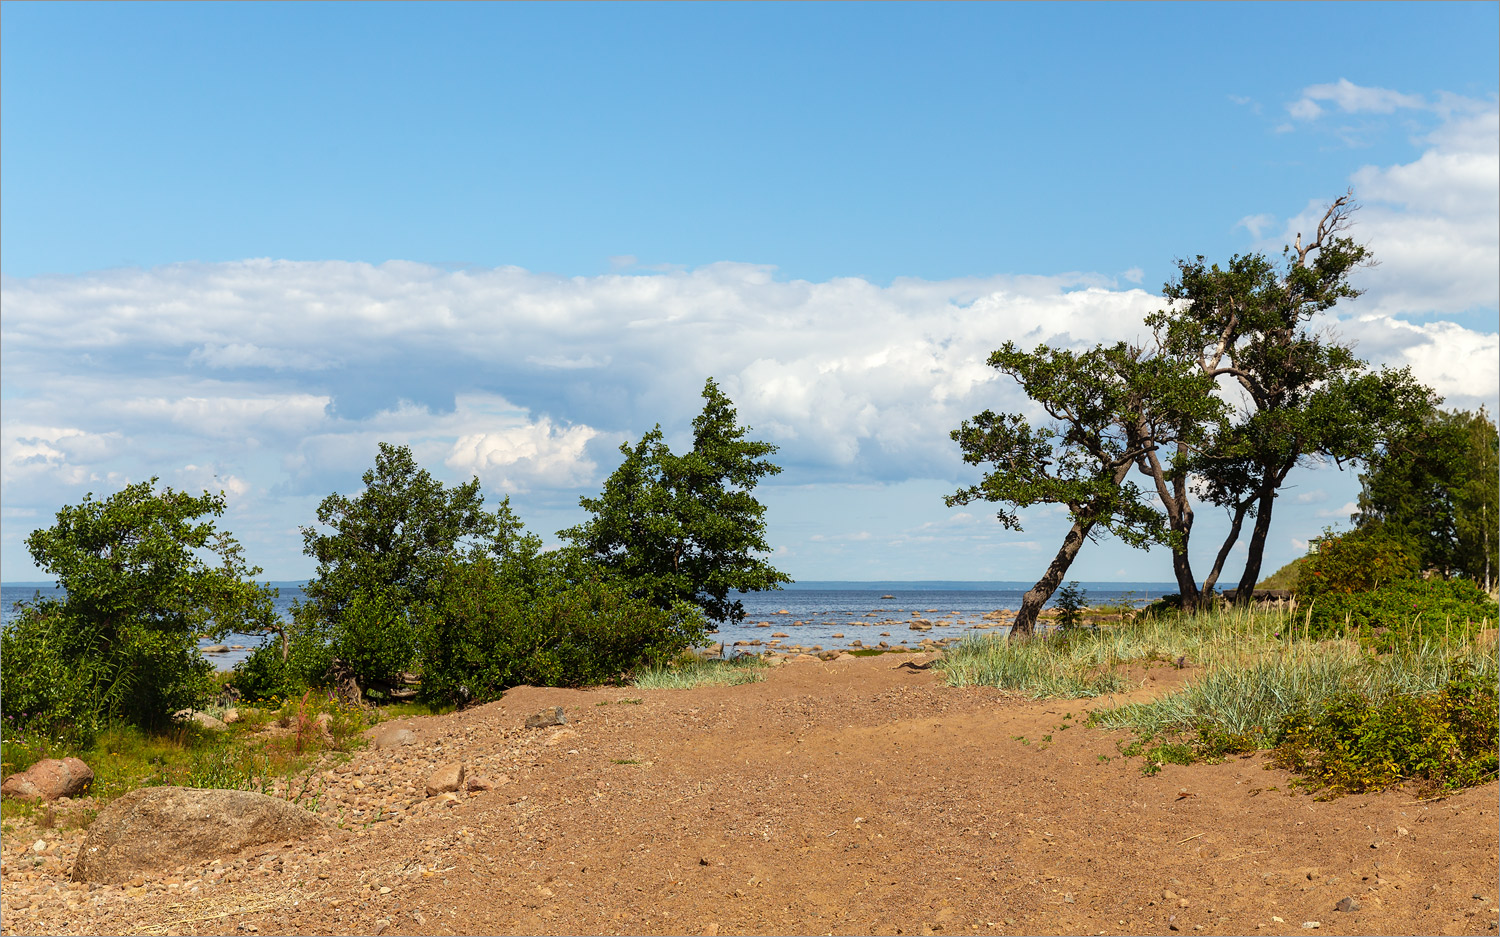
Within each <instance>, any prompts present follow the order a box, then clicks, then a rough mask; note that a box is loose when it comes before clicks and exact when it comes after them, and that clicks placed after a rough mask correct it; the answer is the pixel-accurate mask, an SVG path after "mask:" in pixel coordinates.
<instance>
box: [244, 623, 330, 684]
mask: <svg viewBox="0 0 1500 937" xmlns="http://www.w3.org/2000/svg"><path fill="white" fill-rule="evenodd" d="M286 638H287V643H286V645H285V646H283V645H282V644H279V643H268V644H262V645H261V646H260V647H258V648H256V649H255V650H253V651H251V652H250V655H249V656H248V657H246V658H245V659H244V660H242V661H240V662H239V663H238V664H235V666H234V672H233V675H232V677H231V679H230V683H231V685H232V686H233V687H234V688H235V689H236V690H237V691H239V694H240V696H241V698H242V699H246V700H272V699H289V698H291V697H294V696H300V695H302V693H303V692H305V691H306V690H307V689H308V688H310V687H313V686H317V685H318V684H320V683H321V682H322V680H323V678H324V677H325V676H326V675H327V674H328V671H329V669H330V667H331V666H332V664H333V649H332V648H331V647H330V646H329V645H328V644H327V643H325V642H324V641H322V640H320V638H319V636H318V635H316V634H311V633H309V632H307V631H306V630H304V629H301V628H298V627H297V624H296V622H292V623H291V624H290V625H289V626H288V630H287V632H286Z"/></svg>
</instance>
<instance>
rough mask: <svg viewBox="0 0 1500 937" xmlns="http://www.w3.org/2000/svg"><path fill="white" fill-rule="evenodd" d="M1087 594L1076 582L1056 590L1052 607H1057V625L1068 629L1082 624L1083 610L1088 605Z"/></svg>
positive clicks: (1065, 629)
mask: <svg viewBox="0 0 1500 937" xmlns="http://www.w3.org/2000/svg"><path fill="white" fill-rule="evenodd" d="M1088 599H1089V594H1088V593H1087V592H1085V591H1083V590H1082V589H1080V588H1079V587H1078V583H1077V582H1070V583H1068V584H1067V585H1065V586H1063V587H1062V588H1061V589H1059V590H1057V601H1056V602H1054V603H1053V607H1055V608H1056V609H1057V626H1058V627H1059V628H1061V629H1062V630H1064V631H1070V630H1072V629H1074V628H1077V627H1078V626H1079V625H1081V624H1083V610H1084V609H1085V608H1087V607H1088Z"/></svg>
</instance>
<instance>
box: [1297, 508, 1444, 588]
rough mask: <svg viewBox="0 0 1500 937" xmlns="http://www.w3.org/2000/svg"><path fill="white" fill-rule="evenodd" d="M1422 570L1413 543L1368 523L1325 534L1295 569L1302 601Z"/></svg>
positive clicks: (1379, 525)
mask: <svg viewBox="0 0 1500 937" xmlns="http://www.w3.org/2000/svg"><path fill="white" fill-rule="evenodd" d="M1419 573H1421V566H1420V564H1419V563H1418V561H1417V552H1416V549H1415V548H1414V547H1413V545H1412V543H1411V542H1410V541H1409V540H1407V539H1405V538H1402V537H1399V536H1396V535H1394V534H1392V533H1390V532H1388V531H1387V530H1386V529H1385V527H1384V525H1382V524H1378V523H1375V524H1369V525H1367V526H1365V527H1361V528H1360V529H1358V530H1356V531H1352V532H1351V533H1347V534H1343V535H1342V536H1338V537H1334V536H1326V537H1325V538H1324V539H1323V541H1322V542H1321V544H1320V545H1319V548H1318V552H1317V553H1312V554H1309V555H1307V556H1306V557H1303V559H1302V563H1301V565H1300V566H1299V567H1298V573H1297V596H1298V598H1299V599H1301V600H1302V601H1307V600H1309V599H1313V598H1316V597H1318V596H1320V595H1328V594H1333V595H1351V594H1353V593H1356V592H1369V591H1371V590H1374V589H1378V588H1380V587H1381V586H1382V585H1384V584H1386V583H1389V582H1392V581H1395V580H1398V579H1410V578H1413V577H1415V576H1417V575H1418V574H1419Z"/></svg>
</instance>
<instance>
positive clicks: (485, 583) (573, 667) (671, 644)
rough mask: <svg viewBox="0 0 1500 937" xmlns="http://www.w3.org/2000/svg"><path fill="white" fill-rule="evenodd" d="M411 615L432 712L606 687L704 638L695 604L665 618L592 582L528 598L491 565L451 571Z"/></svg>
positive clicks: (453, 566) (460, 565)
mask: <svg viewBox="0 0 1500 937" xmlns="http://www.w3.org/2000/svg"><path fill="white" fill-rule="evenodd" d="M416 614H417V617H418V619H419V621H420V624H419V627H418V643H419V647H420V658H421V660H422V667H423V670H422V690H421V692H422V697H423V699H424V700H425V701H426V702H428V703H438V704H441V703H460V704H463V703H471V702H472V703H477V702H484V701H487V700H492V699H496V698H498V697H499V695H500V694H501V693H502V692H503V691H504V690H505V689H507V688H509V687H512V686H518V685H521V684H532V685H537V686H584V685H590V684H598V683H603V682H606V681H609V680H614V679H618V678H620V677H621V676H622V675H626V674H628V673H630V672H632V671H634V670H635V669H636V668H639V667H645V666H653V665H659V664H663V663H666V662H667V661H670V660H671V659H672V658H674V657H675V656H676V655H677V654H678V653H680V652H681V651H683V650H684V649H686V648H688V647H691V646H692V645H694V644H696V643H699V642H701V641H702V640H703V639H704V637H705V634H706V631H705V623H704V619H703V616H702V613H701V612H700V611H699V610H698V609H697V607H696V606H693V605H689V604H687V603H679V604H678V605H677V606H675V607H674V608H673V609H671V610H670V611H664V610H662V609H659V608H657V607H655V606H654V605H652V604H650V603H649V602H647V601H645V600H642V599H636V598H632V597H631V596H630V595H628V594H627V593H626V592H625V591H624V589H623V588H621V587H620V586H617V585H611V584H608V583H603V582H598V581H592V580H590V581H584V582H579V583H573V584H569V585H564V586H560V587H559V588H557V589H556V590H554V591H551V592H543V593H541V594H536V593H531V592H528V591H526V590H523V589H520V588H518V587H517V586H516V585H515V584H514V583H512V582H510V581H508V580H507V579H506V578H505V577H504V576H503V575H502V570H501V568H500V565H499V564H498V563H496V562H495V561H493V560H491V559H488V558H481V559H478V560H474V561H472V562H454V563H450V564H449V566H448V568H447V569H446V571H445V574H444V577H443V583H442V584H441V586H440V587H439V588H437V589H436V590H435V598H434V599H433V601H431V602H429V603H427V604H426V605H424V606H423V607H422V608H421V609H419V610H418V611H417V613H416Z"/></svg>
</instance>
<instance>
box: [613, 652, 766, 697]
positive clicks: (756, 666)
mask: <svg viewBox="0 0 1500 937" xmlns="http://www.w3.org/2000/svg"><path fill="white" fill-rule="evenodd" d="M766 669H767V664H766V662H765V661H763V660H761V659H760V658H758V657H736V658H733V659H732V660H699V659H697V658H692V659H681V660H677V661H674V662H673V663H671V664H668V665H666V666H664V667H653V668H650V669H648V670H642V671H638V672H637V673H636V675H635V677H634V679H632V680H631V681H630V685H631V686H634V687H636V688H638V689H642V690H691V689H693V688H694V687H700V686H739V685H740V684H742V683H759V682H760V681H762V680H764V679H766Z"/></svg>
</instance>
